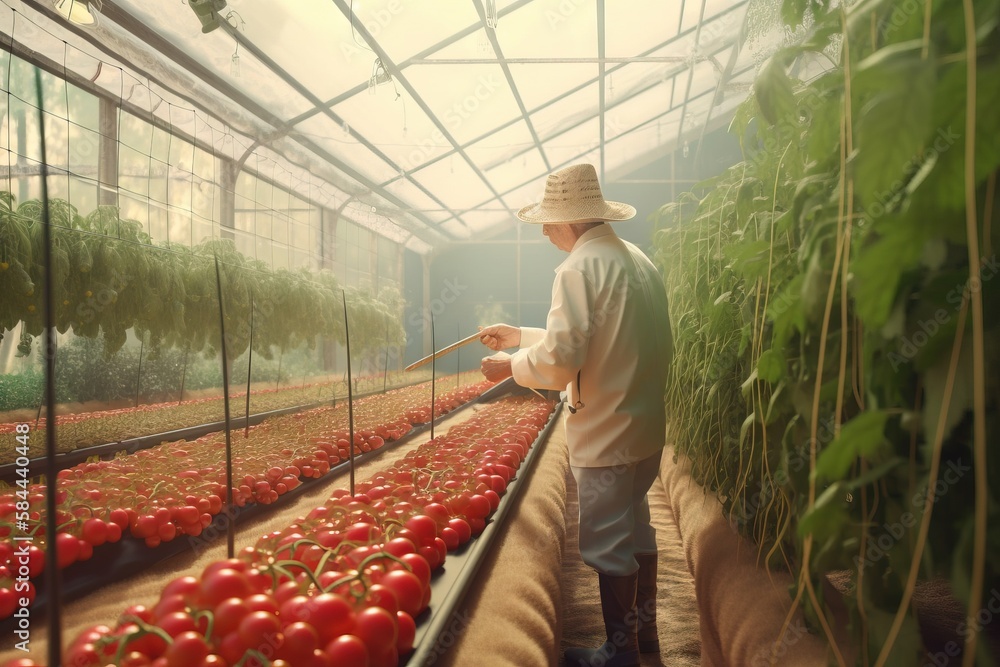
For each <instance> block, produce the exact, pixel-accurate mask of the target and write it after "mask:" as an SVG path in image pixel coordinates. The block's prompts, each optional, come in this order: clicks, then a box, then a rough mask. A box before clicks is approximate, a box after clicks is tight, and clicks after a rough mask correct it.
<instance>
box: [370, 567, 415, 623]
mask: <svg viewBox="0 0 1000 667" xmlns="http://www.w3.org/2000/svg"><path fill="white" fill-rule="evenodd" d="M380 585H381V586H383V587H385V588H388V589H390V590H391V591H392V592H393V594H394V595H395V597H396V600H397V601H398V602H399V608H400V609H401V610H402V611H405V612H406V613H407V614H409V615H410V616H416V615H417V614H419V613H420V611H421V607H420V601H421V600H422V599H423V595H424V584H423V583H422V582H421V580H420V578H419V576H418V575H416V574H414V573H412V572H407V571H406V570H392V571H390V572H387V573H386V574H385V576H383V577H382V581H381V584H380Z"/></svg>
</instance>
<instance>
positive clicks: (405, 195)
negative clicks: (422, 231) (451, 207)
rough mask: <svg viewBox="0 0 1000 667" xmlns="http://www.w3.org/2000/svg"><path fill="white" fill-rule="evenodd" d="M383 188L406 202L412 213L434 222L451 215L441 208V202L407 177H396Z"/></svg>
mask: <svg viewBox="0 0 1000 667" xmlns="http://www.w3.org/2000/svg"><path fill="white" fill-rule="evenodd" d="M385 189H386V191H387V192H389V193H391V194H394V195H396V196H397V197H398V198H399V199H401V200H403V201H404V202H406V203H407V204H408V205H409V207H410V208H409V209H408V210H409V211H410V212H411V213H413V214H414V215H417V216H424V217H427V218H430V219H432V220H434V221H435V222H440V221H441V220H444V219H446V218H448V217H450V216H451V213H449V212H448V211H445V210H443V209H442V208H441V204H439V203H438V202H436V201H434V200H433V199H431V198H430V197H429V196H428V195H427V193H425V192H424V191H423V190H421V189H420V188H418V187H417V186H416V185H415V184H414V183H413V181H411V180H410V179H409V178H397V179H396V180H394V181H393V182H392V183H389V184H388V185H386V186H385Z"/></svg>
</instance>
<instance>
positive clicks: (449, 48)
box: [428, 24, 497, 62]
mask: <svg viewBox="0 0 1000 667" xmlns="http://www.w3.org/2000/svg"><path fill="white" fill-rule="evenodd" d="M488 31H489V28H484V27H482V24H480V26H479V27H478V28H477V29H476V30H475V31H473V32H472V33H470V34H468V35H466V36H465V37H462V38H460V39H458V40H456V41H454V42H452V43H451V44H448V45H446V46H443V47H442V48H440V49H438V50H437V51H435V52H434V53H432V54H431V55H430V56H428V58H429V59H431V60H435V59H441V60H446V59H447V60H451V59H455V58H460V59H463V60H466V59H475V60H482V61H483V62H492V61H494V60H496V57H497V54H496V51H494V50H493V44H492V43H491V42H490V38H489V35H488V34H487V33H488Z"/></svg>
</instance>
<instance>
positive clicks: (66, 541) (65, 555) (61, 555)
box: [56, 533, 80, 568]
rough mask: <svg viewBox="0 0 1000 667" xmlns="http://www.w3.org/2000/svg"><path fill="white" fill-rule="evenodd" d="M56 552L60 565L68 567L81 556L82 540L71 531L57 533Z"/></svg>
mask: <svg viewBox="0 0 1000 667" xmlns="http://www.w3.org/2000/svg"><path fill="white" fill-rule="evenodd" d="M56 554H57V557H58V562H59V567H60V568H66V567H69V566H70V565H72V564H73V563H75V562H76V561H77V559H78V558H79V557H80V540H79V538H77V537H76V536H74V535H70V534H69V533H57V534H56Z"/></svg>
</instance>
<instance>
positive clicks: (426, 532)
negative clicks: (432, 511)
mask: <svg viewBox="0 0 1000 667" xmlns="http://www.w3.org/2000/svg"><path fill="white" fill-rule="evenodd" d="M405 526H406V528H408V529H409V530H411V531H413V532H414V533H415V534H416V536H417V539H418V540H419V542H420V546H424V545H429V544H432V543H433V542H434V538H435V537H437V523H436V522H435V521H434V519H432V518H431V517H429V516H426V515H423V514H418V515H416V516H411V517H410V518H409V519H407V521H406V524H405Z"/></svg>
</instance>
